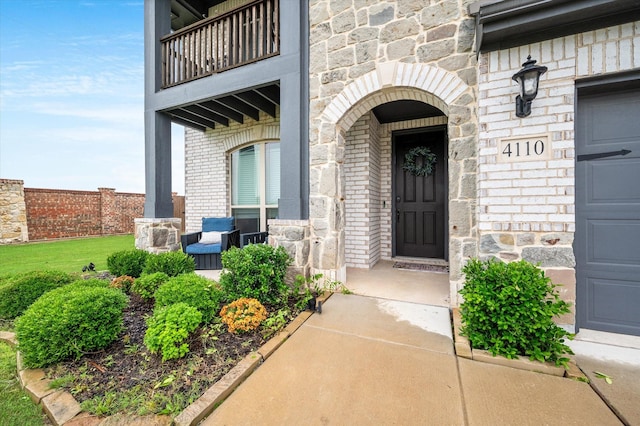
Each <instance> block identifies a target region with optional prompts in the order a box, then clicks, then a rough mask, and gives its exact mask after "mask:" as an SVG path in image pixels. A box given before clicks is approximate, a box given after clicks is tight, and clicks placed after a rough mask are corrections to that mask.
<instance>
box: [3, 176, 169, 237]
mask: <svg viewBox="0 0 640 426" xmlns="http://www.w3.org/2000/svg"><path fill="white" fill-rule="evenodd" d="M174 198H180V197H178V196H175V195H174ZM177 204H178V203H177ZM177 204H176V205H177ZM143 215H144V194H131V193H120V192H116V191H115V189H112V188H98V191H97V192H96V191H72V190H65V189H35V188H24V182H23V181H21V180H10V179H0V217H1V218H2V221H1V226H0V244H6V243H12V242H26V241H34V240H47V239H57V238H74V237H88V236H98V235H114V234H133V233H134V221H133V220H134V219H135V218H139V217H143ZM178 217H180V216H178Z"/></svg>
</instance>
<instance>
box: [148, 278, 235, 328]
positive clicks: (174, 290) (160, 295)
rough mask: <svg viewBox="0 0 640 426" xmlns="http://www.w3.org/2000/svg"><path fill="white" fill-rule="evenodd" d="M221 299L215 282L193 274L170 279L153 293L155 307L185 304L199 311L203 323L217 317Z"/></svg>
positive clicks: (219, 290) (220, 292)
mask: <svg viewBox="0 0 640 426" xmlns="http://www.w3.org/2000/svg"><path fill="white" fill-rule="evenodd" d="M223 298H224V294H223V292H222V290H221V289H220V287H219V286H218V285H217V284H216V283H215V282H213V281H211V280H208V279H206V278H205V277H201V276H200V275H197V274H195V273H190V274H182V275H178V276H177V277H173V278H170V279H169V280H168V281H167V282H166V283H164V284H162V285H161V286H160V287H159V288H158V290H157V291H156V292H155V299H156V307H163V306H169V305H172V304H174V303H181V302H182V303H186V304H187V305H189V306H193V307H194V308H196V309H197V310H198V311H200V313H201V314H202V321H204V322H205V323H209V322H210V321H211V319H212V318H213V317H214V316H215V315H217V313H218V311H219V309H220V303H221V301H222V299H223Z"/></svg>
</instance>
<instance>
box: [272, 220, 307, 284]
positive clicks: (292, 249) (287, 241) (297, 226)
mask: <svg viewBox="0 0 640 426" xmlns="http://www.w3.org/2000/svg"><path fill="white" fill-rule="evenodd" d="M268 225H269V244H270V245H272V246H275V247H279V246H282V247H284V249H285V250H287V253H289V256H291V258H292V259H293V263H292V264H291V267H290V268H289V269H288V270H287V280H288V281H289V282H293V280H294V279H295V277H296V275H303V276H305V277H308V276H309V253H310V251H311V247H310V245H311V240H310V238H309V221H308V220H286V219H271V220H269V222H268Z"/></svg>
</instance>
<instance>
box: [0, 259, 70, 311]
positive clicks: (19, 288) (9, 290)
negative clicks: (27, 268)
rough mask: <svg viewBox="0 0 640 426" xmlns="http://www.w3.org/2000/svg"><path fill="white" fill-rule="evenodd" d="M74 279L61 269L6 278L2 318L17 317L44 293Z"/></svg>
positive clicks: (1, 292)
mask: <svg viewBox="0 0 640 426" xmlns="http://www.w3.org/2000/svg"><path fill="white" fill-rule="evenodd" d="M72 280H73V278H72V277H71V275H69V274H67V273H65V272H60V271H33V272H26V273H24V274H19V275H15V276H13V277H11V278H6V279H5V280H3V285H2V286H0V318H5V319H12V318H15V317H17V316H18V315H20V314H22V313H23V312H24V311H25V310H26V309H27V308H28V307H29V306H31V304H32V303H33V302H35V301H36V300H37V299H38V298H39V297H40V296H42V295H43V294H44V293H46V292H48V291H50V290H53V289H54V288H57V287H60V286H63V285H65V284H69V283H70V282H71V281H72Z"/></svg>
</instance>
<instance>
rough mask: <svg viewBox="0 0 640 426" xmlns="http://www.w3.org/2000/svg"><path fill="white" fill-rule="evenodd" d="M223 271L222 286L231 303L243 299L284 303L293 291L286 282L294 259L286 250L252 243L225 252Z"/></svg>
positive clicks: (272, 303) (223, 254) (273, 303)
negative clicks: (288, 268) (289, 267)
mask: <svg viewBox="0 0 640 426" xmlns="http://www.w3.org/2000/svg"><path fill="white" fill-rule="evenodd" d="M221 256H222V265H223V267H224V270H223V272H222V273H221V275H220V285H221V286H222V288H223V289H224V291H225V293H226V294H227V296H228V298H229V300H235V299H240V298H242V297H246V298H253V299H258V300H259V301H260V303H262V304H265V305H267V304H270V305H276V304H279V303H280V304H281V303H282V301H283V300H285V299H286V298H284V296H285V295H287V294H288V293H289V292H290V288H289V286H288V285H287V284H286V283H285V274H286V272H287V267H288V266H289V265H290V264H291V258H290V257H289V255H288V254H287V252H286V250H285V249H284V248H283V247H278V248H275V247H273V246H270V245H267V244H250V245H248V246H246V247H244V248H242V249H239V248H237V247H232V248H231V249H230V250H226V251H224V252H222V255H221Z"/></svg>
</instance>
